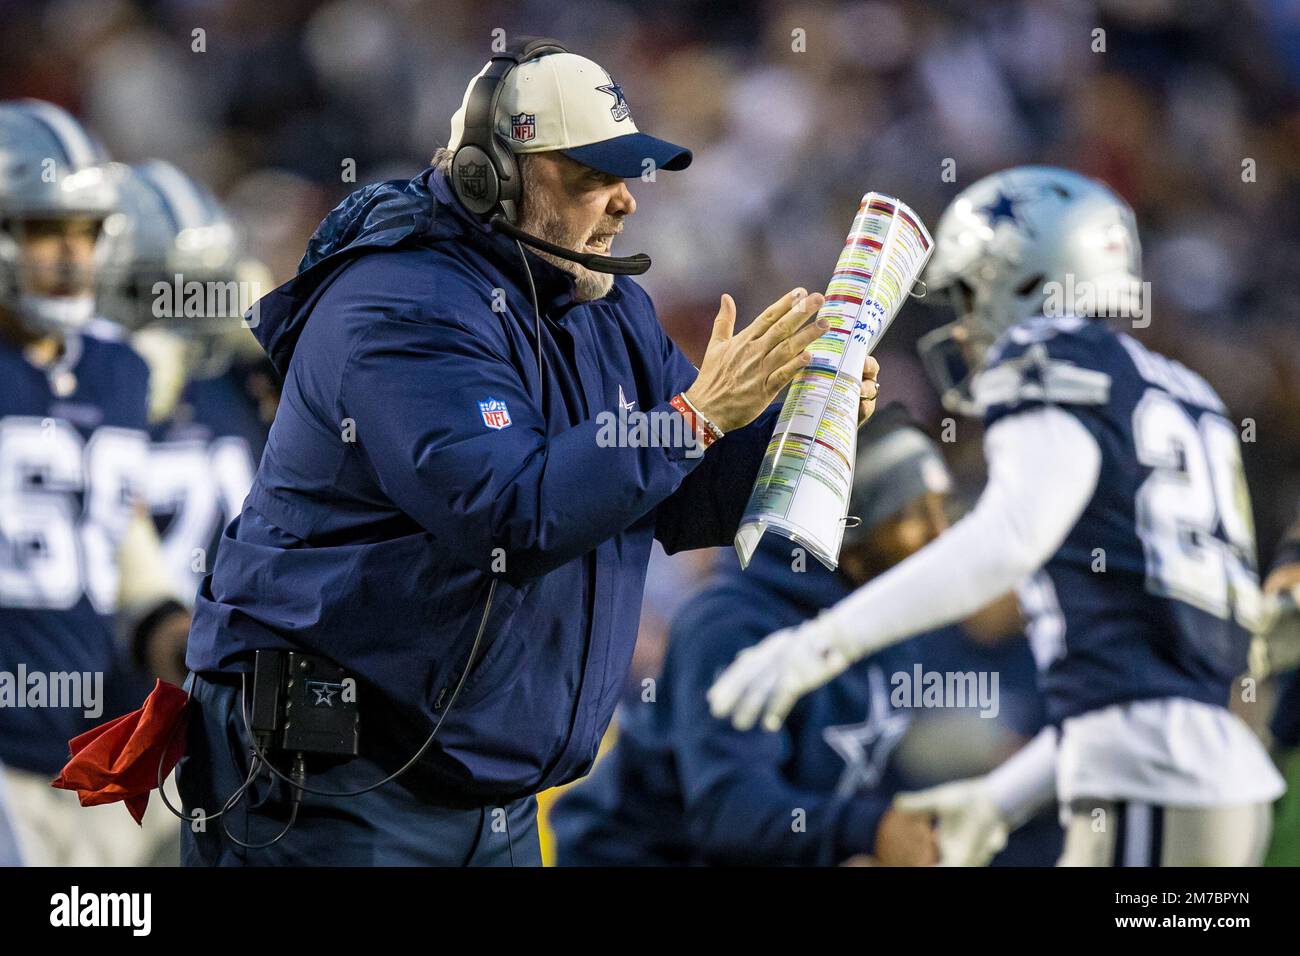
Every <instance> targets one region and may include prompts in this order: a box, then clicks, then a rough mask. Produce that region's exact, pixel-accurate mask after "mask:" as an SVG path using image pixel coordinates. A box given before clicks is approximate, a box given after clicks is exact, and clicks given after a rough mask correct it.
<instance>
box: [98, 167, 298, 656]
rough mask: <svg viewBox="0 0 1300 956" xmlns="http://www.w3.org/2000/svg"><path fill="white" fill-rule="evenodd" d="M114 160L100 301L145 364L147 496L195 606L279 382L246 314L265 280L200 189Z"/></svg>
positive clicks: (179, 585) (178, 581) (171, 569)
mask: <svg viewBox="0 0 1300 956" xmlns="http://www.w3.org/2000/svg"><path fill="white" fill-rule="evenodd" d="M121 170H122V175H121V179H120V182H119V191H120V193H121V200H122V215H123V220H124V221H123V226H122V229H121V231H120V234H119V235H118V236H116V237H115V239H114V243H113V246H112V248H111V250H110V253H109V258H108V262H107V263H106V267H105V268H104V270H102V274H101V275H102V278H101V281H100V283H99V303H100V309H101V311H102V313H103V315H104V317H105V318H107V319H110V320H111V321H113V322H115V323H117V324H118V325H120V326H122V327H123V328H125V329H127V330H129V331H131V332H132V333H133V335H132V343H133V345H134V346H135V348H136V350H137V351H138V352H139V353H140V354H141V355H143V356H144V358H145V359H146V361H147V362H148V363H149V366H150V382H151V387H150V401H149V406H150V407H149V417H150V425H151V427H150V432H151V437H152V439H153V442H154V445H153V449H152V452H151V455H150V469H149V475H148V478H147V481H146V483H145V496H146V499H147V501H148V505H149V509H150V511H151V513H152V514H153V518H154V522H155V524H156V526H157V529H158V533H159V535H160V536H161V539H162V549H163V559H164V561H165V563H166V566H167V571H168V573H169V575H170V578H171V583H172V586H173V587H174V588H175V589H176V590H177V592H178V593H179V594H180V595H182V597H183V599H184V600H185V601H186V603H187V604H190V605H192V604H193V599H194V594H195V592H196V591H197V589H198V585H199V582H200V581H201V580H202V578H203V575H204V574H206V573H207V571H208V569H209V568H210V567H211V564H212V558H213V556H214V554H215V549H216V544H217V542H218V541H219V540H220V537H221V532H222V529H224V528H225V526H226V525H227V524H228V523H229V522H230V520H231V519H232V518H234V517H235V516H236V515H237V514H239V511H240V509H241V508H242V507H243V503H244V498H245V496H247V494H248V489H249V488H250V487H251V485H252V481H253V473H254V472H255V471H256V468H257V465H256V461H257V458H259V457H260V456H261V454H262V447H263V445H265V443H266V436H267V431H268V427H269V423H270V421H271V419H272V418H273V417H274V414H275V396H276V395H278V389H277V387H276V386H275V385H273V384H272V382H273V381H274V379H273V376H272V374H271V373H270V372H269V368H267V367H266V359H265V355H264V354H263V353H262V351H261V348H260V347H259V346H258V345H257V341H256V340H255V339H254V338H253V336H252V335H251V334H250V332H249V329H248V326H247V325H246V324H245V322H244V320H243V315H244V311H245V309H246V308H248V307H249V306H250V305H251V304H252V302H253V300H255V299H257V298H258V297H260V295H261V292H262V290H263V289H269V288H270V283H269V282H268V281H266V280H267V275H266V271H265V269H264V268H263V267H262V266H261V264H260V263H257V262H256V261H254V260H252V259H250V258H248V257H245V256H243V255H242V251H241V243H240V241H239V236H238V232H237V230H236V227H235V225H234V223H233V222H232V221H231V219H230V217H229V216H228V215H227V214H226V212H225V211H224V210H223V209H222V208H221V206H220V205H219V204H218V202H217V200H216V199H215V198H214V197H213V196H212V194H211V193H210V192H208V190H207V189H205V188H204V187H203V186H201V185H200V184H198V183H197V182H195V181H194V180H193V179H192V178H190V177H189V176H187V175H186V174H185V173H183V172H181V171H180V170H179V169H177V168H176V167H175V166H173V165H172V164H170V163H167V162H163V161H160V160H154V161H150V162H145V163H139V164H135V165H133V166H131V167H121ZM250 353H251V355H252V357H251V358H250V357H249V355H250ZM180 651H181V653H182V655H183V653H184V649H183V648H181V649H180ZM176 665H177V666H178V667H183V663H182V661H181V660H180V659H178V660H177V662H176ZM182 672H183V671H182Z"/></svg>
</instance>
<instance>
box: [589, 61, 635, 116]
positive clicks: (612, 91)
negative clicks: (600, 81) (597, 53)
mask: <svg viewBox="0 0 1300 956" xmlns="http://www.w3.org/2000/svg"><path fill="white" fill-rule="evenodd" d="M605 75H606V76H609V74H608V73H606V74H605ZM596 89H598V90H600V91H601V92H602V93H608V94H609V95H610V96H612V97H614V105H613V106H611V107H610V108H609V115H610V116H612V117H614V122H616V123H621V122H623V120H625V119H627V118H628V117H629V116H631V115H632V107H630V106H628V105H627V99H626V98H625V97H624V96H623V87H621V86H619V85H618V83H617V82H616V81H615V79H614V78H613V77H612V76H610V77H609V82H608V83H606V84H605V85H604V86H598V87H596Z"/></svg>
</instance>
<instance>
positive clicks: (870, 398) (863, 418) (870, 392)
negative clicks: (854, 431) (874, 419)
mask: <svg viewBox="0 0 1300 956" xmlns="http://www.w3.org/2000/svg"><path fill="white" fill-rule="evenodd" d="M879 375H880V363H879V362H877V361H876V360H875V359H874V358H872V357H871V356H870V355H868V356H867V361H866V364H865V365H863V366H862V394H861V397H860V398H859V399H858V427H859V428H861V427H862V426H863V425H865V424H866V423H867V419H868V418H870V417H871V416H872V415H874V414H875V413H876V399H877V398H878V397H879V395H880V382H878V381H877V377H878V376H879Z"/></svg>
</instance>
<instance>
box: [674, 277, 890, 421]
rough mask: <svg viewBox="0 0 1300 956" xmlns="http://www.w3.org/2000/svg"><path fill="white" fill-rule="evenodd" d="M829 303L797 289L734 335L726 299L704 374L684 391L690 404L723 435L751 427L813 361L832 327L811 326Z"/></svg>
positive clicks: (732, 303) (730, 302)
mask: <svg viewBox="0 0 1300 956" xmlns="http://www.w3.org/2000/svg"><path fill="white" fill-rule="evenodd" d="M825 301H826V299H825V297H824V296H821V295H808V294H807V293H806V292H805V291H804V290H803V289H795V290H794V291H792V292H789V293H787V294H786V295H783V296H781V298H779V299H777V300H776V301H775V302H773V303H772V304H771V305H769V306H768V307H767V308H766V309H764V310H763V312H762V314H761V315H759V317H758V318H756V319H755V320H754V321H753V322H751V323H750V324H749V325H748V326H747V327H745V328H744V329H742V330H741V331H740V332H736V331H735V328H736V302H735V300H734V299H732V298H731V296H729V295H723V297H722V305H721V306H720V307H719V308H718V316H717V318H715V319H714V320H713V335H712V337H711V338H710V339H709V347H708V350H707V351H706V352H705V353H704V361H703V362H702V363H701V365H700V374H699V376H698V377H697V378H696V379H695V384H694V385H692V386H691V387H690V388H688V389H687V390H686V398H687V400H688V401H690V403H691V404H692V405H694V406H695V407H696V408H697V409H699V410H700V413H701V414H702V415H704V417H705V418H707V419H709V420H710V421H711V422H713V424H715V425H717V426H718V427H719V428H720V429H722V430H723V431H724V432H729V431H731V430H732V429H734V428H740V427H742V426H744V425H748V424H749V423H750V422H752V421H753V420H754V419H755V418H757V417H758V416H759V415H760V414H762V412H763V409H765V408H767V406H768V405H770V404H772V399H774V398H776V396H777V393H779V392H780V391H781V389H783V388H785V386H786V385H788V384H789V382H790V380H791V379H792V378H794V377H795V375H796V374H797V373H798V372H799V370H800V369H801V368H803V367H804V366H805V365H807V364H808V362H809V361H810V359H811V356H809V354H808V353H807V352H805V351H804V349H806V348H807V347H808V346H809V345H811V344H812V343H813V342H814V341H816V340H817V338H818V337H819V336H821V334H822V333H823V332H825V331H826V330H827V329H828V328H830V325H829V323H828V322H826V320H825V319H817V320H816V321H813V322H809V321H808V320H809V319H810V318H812V317H813V316H814V315H815V314H816V312H817V310H818V309H820V308H821V307H822V303H823V302H825ZM873 398H874V395H873ZM864 399H865V392H864Z"/></svg>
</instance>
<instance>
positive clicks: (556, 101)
mask: <svg viewBox="0 0 1300 956" xmlns="http://www.w3.org/2000/svg"><path fill="white" fill-rule="evenodd" d="M490 66H491V63H490V62H489V63H488V65H487V66H484V67H483V69H482V70H481V71H480V72H479V74H478V76H476V77H475V78H474V79H473V80H470V83H469V86H468V87H467V88H466V90H465V96H464V98H463V99H462V100H461V103H460V109H458V110H457V111H456V114H455V115H454V116H453V117H452V118H451V139H450V140H449V142H448V144H447V145H448V148H450V149H452V150H454V149H456V148H457V147H458V146H459V145H460V141H461V137H462V136H463V135H464V132H465V109H466V106H467V104H468V103H469V98H470V92H471V91H472V90H473V89H474V84H475V82H477V80H478V77H479V76H482V75H483V73H485V72H487V70H488V67H490ZM495 126H496V131H497V133H498V134H500V136H501V138H502V139H503V140H505V141H506V142H507V143H509V144H510V149H511V151H512V152H515V153H543V152H548V151H551V150H558V151H559V152H561V153H563V154H564V155H565V156H568V157H569V158H570V159H573V160H576V161H578V162H579V163H582V164H583V165H584V166H590V167H591V168H592V169H598V170H600V171H601V172H603V173H608V174H610V175H611V176H622V177H623V178H625V179H628V178H631V177H634V176H640V175H641V174H642V173H644V172H645V171H646V169H647V168H654V169H669V170H678V169H685V168H686V167H687V166H689V165H690V164H691V151H690V150H689V149H686V148H684V147H682V146H676V145H674V144H673V143H669V142H666V141H665V140H662V139H656V138H655V137H653V136H648V135H646V134H645V133H642V132H640V131H639V130H638V129H637V128H636V123H634V122H632V111H631V109H630V108H629V107H628V105H627V100H626V99H625V98H624V96H623V88H622V87H621V86H619V85H618V83H616V82H615V81H614V78H613V77H611V76H610V75H609V73H608V72H607V71H606V70H605V69H604V68H603V67H601V66H600V65H599V64H598V63H595V62H593V61H592V60H588V59H587V58H586V57H585V56H578V55H577V54H576V53H551V54H547V55H546V56H541V57H538V58H536V59H533V60H528V61H527V62H525V63H521V64H520V65H519V66H517V67H515V68H514V69H513V70H511V71H510V73H509V74H508V75H507V76H506V78H505V83H504V85H503V87H502V89H501V95H500V97H499V99H498V100H497V115H496V117H495ZM647 160H648V161H649V162H650V163H651V164H653V165H647Z"/></svg>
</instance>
